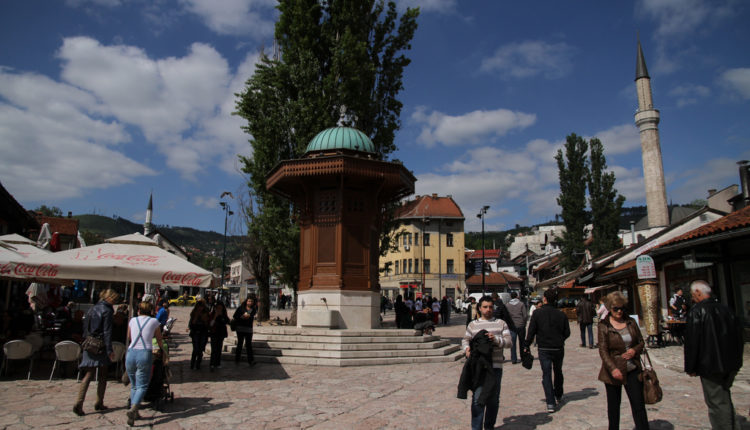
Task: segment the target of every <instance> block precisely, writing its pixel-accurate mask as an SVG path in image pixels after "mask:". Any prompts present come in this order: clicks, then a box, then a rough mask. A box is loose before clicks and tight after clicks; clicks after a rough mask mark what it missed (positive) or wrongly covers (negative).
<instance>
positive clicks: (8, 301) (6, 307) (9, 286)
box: [3, 279, 11, 311]
mask: <svg viewBox="0 0 750 430" xmlns="http://www.w3.org/2000/svg"><path fill="white" fill-rule="evenodd" d="M10 289H11V280H10V279H8V290H7V291H5V309H3V310H6V311H7V310H8V306H9V305H10Z"/></svg>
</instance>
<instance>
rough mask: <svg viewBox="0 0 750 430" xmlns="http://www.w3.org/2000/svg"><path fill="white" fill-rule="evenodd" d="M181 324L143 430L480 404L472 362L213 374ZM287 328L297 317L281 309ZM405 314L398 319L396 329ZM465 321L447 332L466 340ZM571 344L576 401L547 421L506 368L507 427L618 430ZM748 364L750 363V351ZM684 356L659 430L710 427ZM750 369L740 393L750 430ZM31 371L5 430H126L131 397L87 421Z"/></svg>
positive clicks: (42, 371) (569, 390) (534, 386)
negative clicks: (160, 400)
mask: <svg viewBox="0 0 750 430" xmlns="http://www.w3.org/2000/svg"><path fill="white" fill-rule="evenodd" d="M172 312H173V314H174V315H175V316H177V318H178V323H177V324H176V328H175V333H176V340H177V342H178V347H177V348H175V349H174V350H173V354H172V365H171V367H172V371H173V378H172V381H171V383H172V385H171V387H172V390H173V391H174V393H175V396H176V399H175V402H174V403H173V404H167V405H166V406H165V411H164V412H157V411H154V410H152V409H145V410H143V411H142V415H143V417H144V419H143V420H138V421H137V422H136V426H138V427H142V428H148V427H154V428H159V429H202V430H205V429H212V430H215V429H234V428H239V427H240V426H241V427H243V428H252V429H287V428H289V429H296V428H306V429H307V428H310V429H354V428H357V429H381V428H388V429H391V428H393V429H465V428H468V427H469V419H470V413H469V402H470V400H460V399H457V398H456V385H457V382H458V377H459V375H460V373H461V368H462V365H463V363H462V361H457V362H453V363H435V364H425V365H420V366H415V365H391V366H381V367H353V368H330V367H306V366H300V365H275V364H258V365H256V366H255V367H253V368H249V367H248V366H247V364H241V365H239V366H236V365H235V364H234V362H233V360H232V358H231V357H230V356H228V355H226V354H225V355H224V360H225V361H224V365H223V367H222V369H219V370H218V371H216V372H213V373H212V372H209V370H208V363H207V362H206V361H205V360H204V368H203V369H202V370H200V371H192V370H190V369H189V366H188V365H189V359H190V349H191V346H190V343H189V337H187V335H186V327H187V323H186V321H187V313H188V309H187V308H173V311H172ZM277 314H278V315H280V316H281V317H282V319H283V318H284V317H285V316H287V315H288V312H284V311H281V312H278V313H277V312H274V313H273V314H272V315H277ZM392 318H393V314H392V313H389V315H388V316H387V317H386V321H387V322H388V321H390V320H391V319H392ZM463 320H464V316H463V315H459V316H457V317H456V316H454V319H453V320H452V321H451V325H449V326H447V327H442V326H441V327H440V328H439V329H438V330H437V332H436V334H438V335H441V336H444V337H446V338H450V339H452V340H454V341H458V340H459V338H460V337H461V335H462V334H463V328H464V326H463ZM571 331H572V332H573V335H572V336H571V338H570V339H569V340H568V342H567V350H566V356H565V361H564V370H565V397H564V401H563V406H562V408H561V410H559V411H558V412H556V413H554V414H547V413H546V412H544V410H545V404H544V395H543V393H542V387H541V383H540V381H541V370H540V368H539V365H538V362H535V363H534V367H533V368H532V369H531V370H526V369H524V368H522V367H521V366H520V365H511V364H510V363H506V365H505V367H504V374H503V379H502V390H501V396H500V413H499V415H498V421H497V427H496V428H498V429H606V428H607V418H606V396H605V394H604V387H603V384H602V383H601V382H599V381H597V379H596V378H597V375H598V371H599V366H600V363H601V362H600V359H599V356H598V353H597V351H596V350H590V349H584V348H579V347H578V343H579V339H578V329H577V326H576V325H575V324H573V325H572V326H571ZM746 356H747V354H746ZM681 357H682V348H681V347H679V346H670V347H667V348H662V349H655V350H653V353H652V359H654V361H655V362H656V363H655V364H656V365H657V369H658V374H659V377H660V380H661V381H662V386H663V389H664V400H662V402H661V403H659V404H658V405H653V406H648V408H647V409H648V417H649V421H650V423H651V428H652V429H680V430H681V429H706V428H709V422H708V417H707V414H706V407H705V404H704V402H703V395H702V391H701V388H700V381H699V380H698V379H697V378H691V377H689V376H687V375H685V374H684V373H681V372H679V369H680V366H681V364H680V362H681V360H682V358H681ZM747 367H748V366H746V367H745V369H744V370H745V372H743V373H742V374H741V375H740V377H739V378H738V381H737V383H735V386H734V388H733V390H732V391H733V396H734V401H735V405H736V407H737V410H738V412H739V413H740V414H741V415H742V418H741V420H742V422H743V429H750V423H748V420H747V413H748V410H750V389H749V388H748V386H749V384H748V369H747ZM25 368H26V367H25V365H24V364H16V365H15V366H13V367H12V369H13V370H14V373H11V374H10V375H9V376H8V377H3V378H2V379H0V404H1V405H2V407H1V408H0V428H7V429H27V428H48V429H70V428H97V429H102V428H103V429H107V428H126V427H127V426H126V424H125V420H126V417H125V405H126V401H127V396H128V393H129V389H128V388H126V387H124V386H123V385H122V384H119V383H116V382H114V381H110V383H109V385H108V390H107V395H106V404H107V405H108V406H109V407H110V409H109V410H108V411H106V412H105V413H99V412H94V410H93V409H94V408H93V404H94V401H95V386H94V385H92V386H91V388H90V390H89V395H88V398H87V399H86V403H85V405H84V410H85V411H86V412H87V415H86V416H84V417H78V416H76V415H75V414H73V412H72V411H71V408H72V405H73V401H74V399H75V394H76V392H77V389H78V385H77V383H76V381H75V379H74V378H68V379H60V378H59V376H58V378H57V379H55V380H53V381H52V383H48V382H47V379H48V378H49V371H50V369H51V362H41V363H38V364H36V365H35V371H34V374H33V375H32V380H31V381H26V380H25V379H23V377H24V376H25V372H24V369H25ZM623 397H624V399H623V404H622V414H621V415H622V423H621V426H622V428H623V429H629V428H632V427H633V422H632V418H631V415H630V410H629V404H628V401H627V396H623Z"/></svg>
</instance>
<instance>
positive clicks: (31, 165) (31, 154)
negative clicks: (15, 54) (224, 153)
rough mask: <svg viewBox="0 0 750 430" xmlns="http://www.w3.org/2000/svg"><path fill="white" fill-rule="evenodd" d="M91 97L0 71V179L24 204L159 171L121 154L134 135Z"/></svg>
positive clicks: (78, 193) (35, 77) (38, 78)
mask: <svg viewBox="0 0 750 430" xmlns="http://www.w3.org/2000/svg"><path fill="white" fill-rule="evenodd" d="M106 112H107V108H106V106H104V105H102V104H101V103H99V102H97V101H96V100H95V98H94V97H92V96H91V94H88V93H86V92H85V91H81V90H80V89H77V88H75V87H72V86H70V85H67V84H62V83H57V82H54V81H52V80H51V79H49V78H46V77H44V76H40V75H36V74H31V73H28V74H19V73H14V72H12V71H11V70H9V69H7V68H0V154H3V155H2V157H0V179H1V180H2V182H3V184H4V185H5V186H6V187H7V188H9V189H11V190H13V194H14V195H15V197H16V198H18V199H20V200H45V199H50V200H54V199H62V198H68V197H77V196H81V195H82V194H83V192H84V191H85V190H88V189H103V188H108V187H110V186H115V185H120V184H123V183H129V182H132V181H133V179H134V178H137V177H140V176H143V175H154V174H155V173H156V172H155V171H154V170H152V169H151V168H149V167H148V166H146V165H143V164H141V163H139V162H137V161H135V160H133V159H131V158H129V157H127V156H126V155H124V154H122V153H121V152H119V151H118V150H119V149H120V148H121V147H123V146H127V144H128V143H129V142H130V136H129V135H128V133H127V132H126V131H125V128H124V126H123V124H122V123H120V122H118V121H116V120H111V119H109V120H105V119H102V118H101V117H100V115H101V114H104V113H106Z"/></svg>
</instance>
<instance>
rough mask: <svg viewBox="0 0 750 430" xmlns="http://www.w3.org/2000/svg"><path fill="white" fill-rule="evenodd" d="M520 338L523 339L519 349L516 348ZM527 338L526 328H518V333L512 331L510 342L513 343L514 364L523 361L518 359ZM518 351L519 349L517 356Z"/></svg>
mask: <svg viewBox="0 0 750 430" xmlns="http://www.w3.org/2000/svg"><path fill="white" fill-rule="evenodd" d="M518 338H521V342H520V343H521V344H520V345H518V348H516V343H518ZM525 338H526V326H520V327H519V326H516V331H513V330H511V331H510V340H511V342H512V346H511V347H510V361H512V362H513V363H517V362H519V361H521V359H520V358H519V357H518V356H519V355H520V352H521V349H522V348H523V342H524V339H525ZM516 349H518V353H519V354H518V355H516Z"/></svg>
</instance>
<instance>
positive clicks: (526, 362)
mask: <svg viewBox="0 0 750 430" xmlns="http://www.w3.org/2000/svg"><path fill="white" fill-rule="evenodd" d="M533 364H534V356H533V355H531V351H528V350H526V349H522V350H521V366H523V367H525V368H526V369H531V366H532V365H533Z"/></svg>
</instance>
